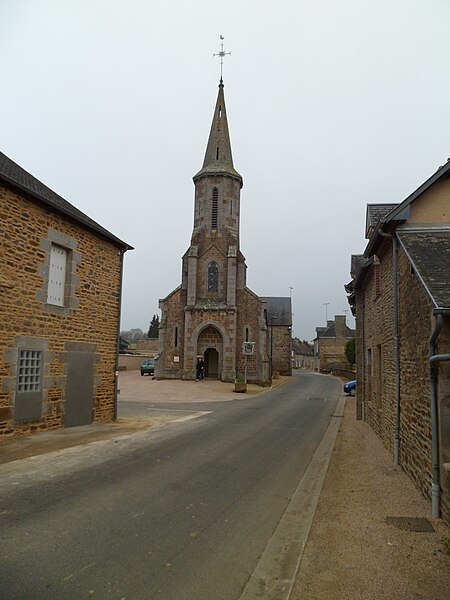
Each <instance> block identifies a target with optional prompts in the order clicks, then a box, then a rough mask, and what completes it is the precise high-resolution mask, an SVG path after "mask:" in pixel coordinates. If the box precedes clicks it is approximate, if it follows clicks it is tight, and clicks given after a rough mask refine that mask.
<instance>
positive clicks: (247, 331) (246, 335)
mask: <svg viewBox="0 0 450 600" xmlns="http://www.w3.org/2000/svg"><path fill="white" fill-rule="evenodd" d="M249 337H250V332H249V330H248V327H246V328H245V341H246V342H249V341H250V339H249Z"/></svg>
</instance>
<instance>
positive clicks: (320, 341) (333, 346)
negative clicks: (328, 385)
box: [314, 315, 355, 373]
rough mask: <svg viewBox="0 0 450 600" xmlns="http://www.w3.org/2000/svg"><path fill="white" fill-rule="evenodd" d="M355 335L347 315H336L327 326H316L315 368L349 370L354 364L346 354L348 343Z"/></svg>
mask: <svg viewBox="0 0 450 600" xmlns="http://www.w3.org/2000/svg"><path fill="white" fill-rule="evenodd" d="M354 337H355V331H354V329H350V327H348V325H347V323H346V318H345V315H336V316H335V317H334V321H333V320H329V321H327V325H326V327H316V337H315V339H314V356H315V370H316V371H318V372H320V373H331V372H333V373H337V372H339V371H341V372H347V371H348V370H349V369H351V367H352V365H351V364H350V363H349V362H348V360H347V356H346V354H345V347H346V346H347V343H348V342H349V341H350V340H352V339H353V338H354Z"/></svg>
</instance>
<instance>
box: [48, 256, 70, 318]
mask: <svg viewBox="0 0 450 600" xmlns="http://www.w3.org/2000/svg"><path fill="white" fill-rule="evenodd" d="M66 265H67V250H66V249H65V248H61V247H60V246H55V245H52V248H51V251H50V272H49V276H48V292H47V302H48V303H49V304H55V305H56V306H64V292H65V286H66Z"/></svg>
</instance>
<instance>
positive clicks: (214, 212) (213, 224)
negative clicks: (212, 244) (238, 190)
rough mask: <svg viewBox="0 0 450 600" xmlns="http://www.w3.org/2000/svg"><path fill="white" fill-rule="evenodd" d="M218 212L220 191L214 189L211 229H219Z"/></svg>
mask: <svg viewBox="0 0 450 600" xmlns="http://www.w3.org/2000/svg"><path fill="white" fill-rule="evenodd" d="M218 210H219V191H218V189H217V188H214V189H213V197H212V213H211V229H217V218H218Z"/></svg>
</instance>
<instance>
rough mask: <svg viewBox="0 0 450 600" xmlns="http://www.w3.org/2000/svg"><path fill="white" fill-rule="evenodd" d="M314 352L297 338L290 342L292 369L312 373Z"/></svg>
mask: <svg viewBox="0 0 450 600" xmlns="http://www.w3.org/2000/svg"><path fill="white" fill-rule="evenodd" d="M314 367H315V358H314V350H313V348H311V347H310V346H309V345H308V344H305V343H304V342H302V341H300V340H299V339H298V338H294V339H293V340H292V368H293V369H304V370H307V371H314Z"/></svg>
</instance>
